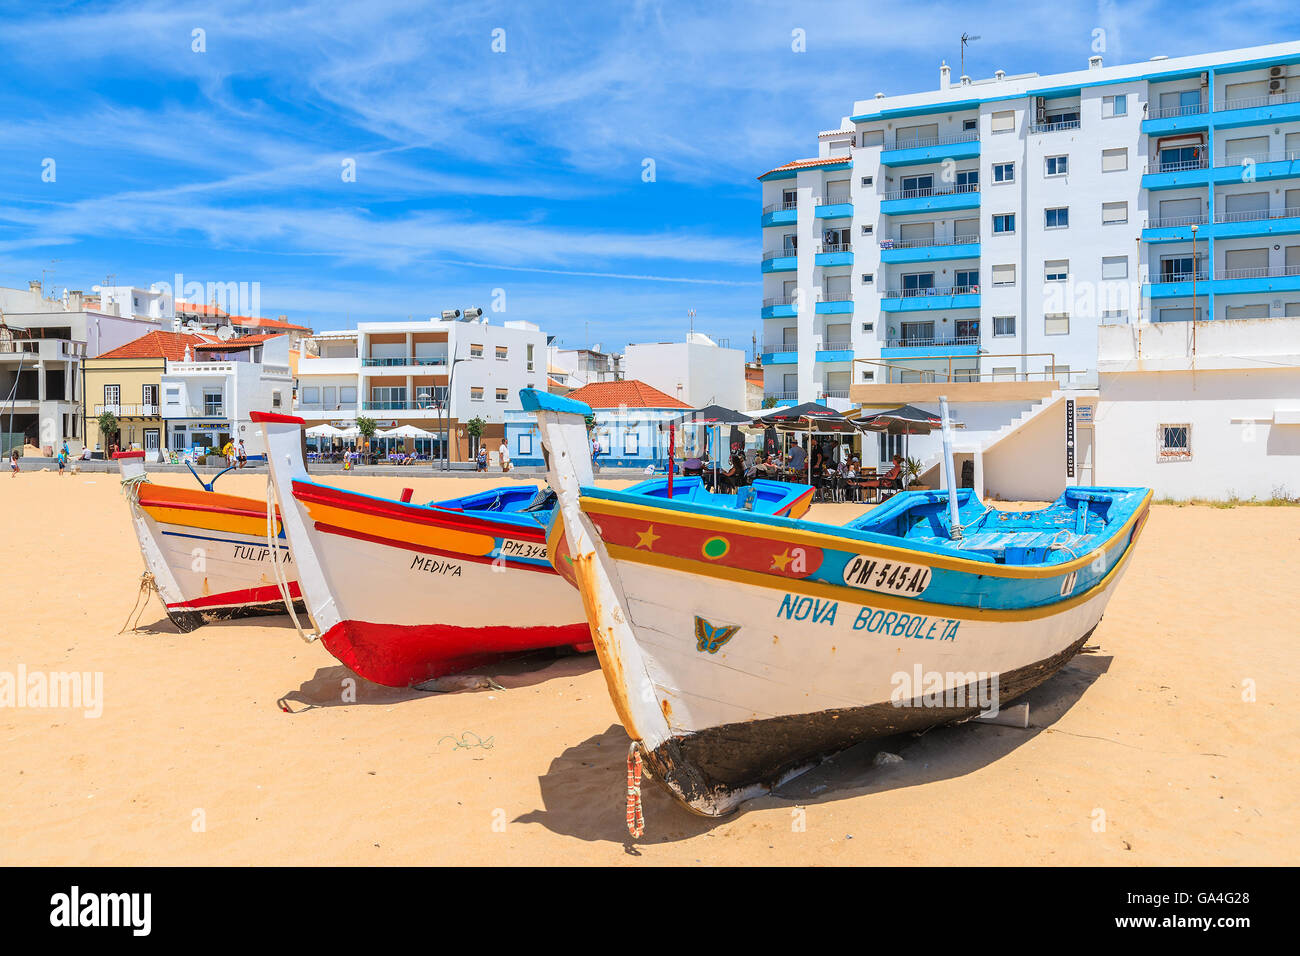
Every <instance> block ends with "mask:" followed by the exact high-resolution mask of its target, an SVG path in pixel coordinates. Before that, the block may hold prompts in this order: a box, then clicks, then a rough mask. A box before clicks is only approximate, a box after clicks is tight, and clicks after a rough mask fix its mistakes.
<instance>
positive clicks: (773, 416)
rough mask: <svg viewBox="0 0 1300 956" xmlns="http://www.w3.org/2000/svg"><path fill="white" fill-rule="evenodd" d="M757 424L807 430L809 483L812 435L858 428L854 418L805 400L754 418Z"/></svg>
mask: <svg viewBox="0 0 1300 956" xmlns="http://www.w3.org/2000/svg"><path fill="white" fill-rule="evenodd" d="M754 424H755V425H764V426H771V427H774V428H776V429H777V430H778V431H784V432H806V433H807V434H808V445H809V448H808V450H807V453H806V454H805V456H804V457H805V458H806V459H807V461H808V484H810V485H811V484H812V447H811V446H812V436H813V433H814V432H815V433H817V434H835V433H843V432H852V431H857V430H858V425H857V423H856V422H854V421H853V420H852V419H849V418H845V417H844V415H843V414H841V413H840V412H837V411H836V410H835V409H833V408H827V407H826V406H825V405H819V404H817V403H816V402H804V403H803V404H801V405H793V406H791V407H790V408H781V409H778V410H777V411H775V412H770V413H769V414H767V415H763V416H762V417H760V418H755V419H754Z"/></svg>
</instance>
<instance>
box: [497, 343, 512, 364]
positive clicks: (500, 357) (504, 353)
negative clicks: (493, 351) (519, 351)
mask: <svg viewBox="0 0 1300 956" xmlns="http://www.w3.org/2000/svg"><path fill="white" fill-rule="evenodd" d="M509 354H510V350H509V348H507V347H506V346H504V345H498V346H497V361H498V362H504V361H506V359H507V358H508V357H509Z"/></svg>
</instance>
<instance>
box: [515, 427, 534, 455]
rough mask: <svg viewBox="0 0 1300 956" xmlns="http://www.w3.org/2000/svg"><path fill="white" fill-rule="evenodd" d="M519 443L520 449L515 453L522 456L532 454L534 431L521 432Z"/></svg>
mask: <svg viewBox="0 0 1300 956" xmlns="http://www.w3.org/2000/svg"><path fill="white" fill-rule="evenodd" d="M517 445H518V451H516V452H515V454H517V455H519V456H520V457H521V458H523V457H526V456H528V455H531V454H532V453H533V433H532V432H520V434H519V441H518V443H517Z"/></svg>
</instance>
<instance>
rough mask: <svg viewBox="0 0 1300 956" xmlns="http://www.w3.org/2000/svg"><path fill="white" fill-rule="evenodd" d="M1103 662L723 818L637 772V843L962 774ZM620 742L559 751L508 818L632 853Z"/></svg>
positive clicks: (1061, 704) (1027, 733) (1058, 709)
mask: <svg viewBox="0 0 1300 956" xmlns="http://www.w3.org/2000/svg"><path fill="white" fill-rule="evenodd" d="M1110 662H1111V658H1110V657H1109V656H1107V655H1096V654H1081V655H1079V656H1078V657H1075V658H1074V659H1073V660H1072V661H1071V662H1070V663H1069V664H1067V665H1066V666H1065V667H1064V668H1063V669H1062V670H1061V671H1060V673H1058V674H1057V675H1056V676H1054V677H1053V678H1052V679H1051V680H1048V681H1047V682H1045V683H1043V684H1041V685H1039V686H1038V687H1036V688H1034V689H1033V690H1031V691H1029V692H1028V693H1026V694H1024V695H1023V696H1021V697H1019V698H1018V699H1017V700H1016V701H1015V702H1014V703H1015V704H1020V703H1027V704H1028V705H1029V726H1028V727H1027V728H1024V729H1021V728H1018V727H1006V726H999V725H994V724H989V723H986V722H982V721H980V722H973V721H972V722H967V723H963V724H957V725H952V726H947V727H936V728H934V729H932V730H928V731H925V732H923V733H920V734H901V735H897V736H893V737H879V738H875V739H872V740H867V741H864V742H863V743H860V744H857V745H855V746H853V747H850V748H849V749H847V750H844V751H841V752H840V753H838V754H835V755H834V756H831V757H829V758H827V759H826V760H824V761H823V762H822V763H821V764H819V765H818V766H816V767H814V768H813V769H811V770H809V771H807V772H806V773H803V774H801V775H800V776H798V777H795V778H794V779H793V780H790V781H788V782H787V783H786V784H785V785H784V786H781V787H778V788H776V789H775V790H774V791H773V792H772V793H771V794H770V795H767V796H763V797H758V798H756V799H753V800H750V801H747V802H746V803H744V804H743V805H742V806H741V807H740V809H739V810H738V811H737V812H736V813H733V814H730V815H728V816H725V817H717V818H712V817H699V816H695V815H693V814H691V813H689V812H688V811H686V810H685V809H683V808H682V807H681V806H679V805H678V804H677V803H676V802H675V801H674V800H673V799H672V798H671V797H669V796H668V794H667V793H666V792H665V791H664V790H663V788H661V787H660V786H659V785H658V784H657V783H655V782H654V781H653V780H650V779H643V780H642V784H641V797H642V805H643V808H644V811H645V817H646V820H647V821H649V822H648V823H647V828H646V834H645V836H644V837H641V838H640V839H639V840H638V841H637V842H639V843H673V842H676V841H678V840H687V839H690V838H692V837H696V836H699V835H701V834H704V833H707V832H709V831H710V830H712V829H713V828H714V827H716V826H719V825H720V824H724V823H729V822H733V821H735V820H737V819H739V818H740V817H741V816H743V815H744V814H745V813H748V812H749V811H751V810H768V809H775V808H790V807H796V806H810V805H816V804H820V803H829V802H831V801H834V800H844V799H849V798H853V797H862V796H868V795H870V794H873V793H880V792H884V791H888V790H897V789H902V788H907V787H916V786H920V785H923V784H927V783H932V782H934V781H938V780H947V779H953V778H956V777H961V776H964V775H966V774H968V773H972V772H974V771H976V770H978V769H980V768H982V767H984V766H987V765H989V764H991V763H993V762H995V761H997V760H1000V759H1001V758H1002V757H1004V756H1006V755H1007V754H1009V753H1011V752H1012V751H1013V750H1015V749H1016V748H1017V747H1020V746H1021V745H1023V744H1025V743H1026V742H1028V741H1030V740H1032V739H1033V738H1034V737H1036V736H1038V735H1039V734H1040V733H1042V732H1043V731H1045V730H1047V729H1049V728H1050V727H1051V726H1052V725H1053V724H1055V723H1056V722H1057V721H1058V720H1060V719H1061V717H1062V716H1064V715H1065V713H1066V712H1067V711H1069V709H1070V708H1071V707H1073V706H1074V705H1075V704H1076V703H1077V702H1078V701H1079V699H1080V698H1081V697H1082V696H1083V694H1084V692H1085V691H1086V690H1087V689H1088V688H1089V687H1090V686H1091V685H1092V683H1093V681H1095V680H1096V679H1097V678H1098V677H1099V676H1101V675H1102V674H1104V673H1106V671H1107V670H1108V669H1109V667H1110ZM1013 706H1014V705H1013ZM628 743H629V741H628V737H627V734H626V733H625V732H624V730H623V728H622V727H621V726H619V725H618V724H614V725H611V726H610V727H609V729H607V730H605V731H604V732H603V733H600V734H597V735H595V736H592V737H588V738H587V739H586V740H584V741H582V742H581V743H579V744H576V745H575V746H573V747H570V748H568V749H567V750H565V751H564V753H562V754H561V755H560V756H558V757H556V758H555V759H554V760H553V761H551V766H550V767H549V769H548V770H547V773H546V774H545V775H544V776H542V777H540V778H539V781H538V782H539V785H540V788H541V794H542V803H543V805H544V807H545V809H542V810H533V811H530V812H529V813H525V814H523V815H522V816H519V817H517V818H516V819H515V820H514V821H513V822H516V823H537V824H541V825H542V826H544V827H546V828H547V829H548V830H551V831H552V832H554V833H558V834H561V835H563V836H569V837H577V838H578V839H580V840H589V841H601V842H608V843H621V844H623V845H624V847H625V849H626V850H627V851H628V852H629V853H633V854H635V853H636V850H635V847H634V846H633V844H632V843H631V841H630V838H629V837H628V833H627V826H626V822H627V821H626V808H625V806H624V802H623V799H622V794H623V791H624V786H625V783H624V781H625V779H626V773H627V751H628ZM882 751H883V752H885V753H890V754H896V755H898V756H900V757H902V758H903V760H902V762H901V763H886V764H882V765H879V766H877V765H876V763H875V759H876V755H877V754H878V753H880V752H882Z"/></svg>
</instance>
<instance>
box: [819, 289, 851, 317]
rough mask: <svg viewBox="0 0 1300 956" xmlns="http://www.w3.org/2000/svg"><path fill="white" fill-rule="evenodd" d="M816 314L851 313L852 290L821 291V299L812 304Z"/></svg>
mask: <svg viewBox="0 0 1300 956" xmlns="http://www.w3.org/2000/svg"><path fill="white" fill-rule="evenodd" d="M813 311H814V312H816V313H817V314H818V315H852V314H853V293H852V292H823V293H822V297H821V301H819V302H817V304H816V305H814V306H813Z"/></svg>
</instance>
